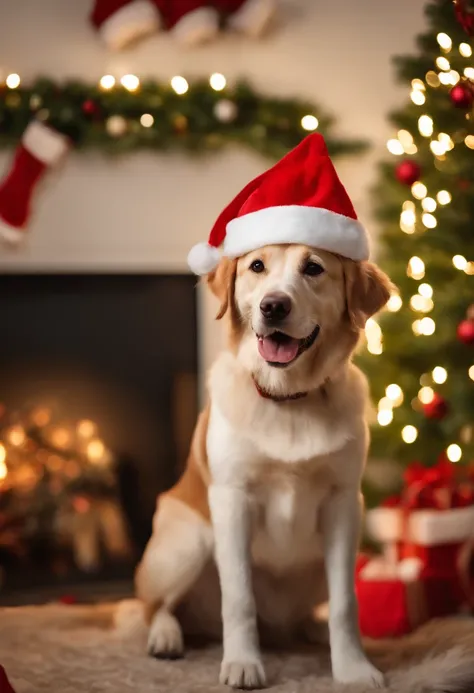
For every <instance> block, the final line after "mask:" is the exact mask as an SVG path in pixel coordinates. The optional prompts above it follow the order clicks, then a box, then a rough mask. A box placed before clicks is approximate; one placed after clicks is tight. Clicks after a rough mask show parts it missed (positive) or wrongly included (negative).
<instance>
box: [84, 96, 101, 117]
mask: <svg viewBox="0 0 474 693" xmlns="http://www.w3.org/2000/svg"><path fill="white" fill-rule="evenodd" d="M82 111H83V113H85V114H86V115H89V116H94V115H97V113H98V112H99V107H98V105H97V104H96V102H95V101H93V100H92V99H87V100H86V101H84V103H83V104H82Z"/></svg>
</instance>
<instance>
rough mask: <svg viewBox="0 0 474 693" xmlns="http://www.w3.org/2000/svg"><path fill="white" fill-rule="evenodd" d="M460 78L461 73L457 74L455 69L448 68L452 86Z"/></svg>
mask: <svg viewBox="0 0 474 693" xmlns="http://www.w3.org/2000/svg"><path fill="white" fill-rule="evenodd" d="M460 79H461V75H460V74H459V72H458V71H457V70H450V71H449V81H450V82H451V84H452V85H453V87H454V85H455V84H457V83H458V82H459V80H460Z"/></svg>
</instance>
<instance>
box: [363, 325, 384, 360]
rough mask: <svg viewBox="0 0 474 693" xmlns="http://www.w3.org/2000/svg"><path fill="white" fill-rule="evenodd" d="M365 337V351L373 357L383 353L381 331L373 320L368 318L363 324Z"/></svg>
mask: <svg viewBox="0 0 474 693" xmlns="http://www.w3.org/2000/svg"><path fill="white" fill-rule="evenodd" d="M365 337H366V340H367V351H368V352H369V353H370V354H374V355H379V354H381V353H382V351H383V347H382V330H381V329H380V325H379V324H378V322H377V321H376V320H374V318H369V319H368V320H367V322H366V323H365Z"/></svg>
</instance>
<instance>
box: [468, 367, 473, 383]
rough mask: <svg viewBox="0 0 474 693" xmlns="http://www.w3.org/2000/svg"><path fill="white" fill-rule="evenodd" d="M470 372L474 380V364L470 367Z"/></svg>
mask: <svg viewBox="0 0 474 693" xmlns="http://www.w3.org/2000/svg"><path fill="white" fill-rule="evenodd" d="M468 373H469V377H470V378H471V380H474V366H471V367H470V368H469V371H468Z"/></svg>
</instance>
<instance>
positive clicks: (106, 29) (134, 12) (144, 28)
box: [99, 0, 161, 50]
mask: <svg viewBox="0 0 474 693" xmlns="http://www.w3.org/2000/svg"><path fill="white" fill-rule="evenodd" d="M160 25H161V18H160V15H159V13H158V12H157V10H156V9H155V7H154V6H153V5H152V3H151V2H149V1H148V0H135V1H134V2H131V3H129V4H128V5H125V6H124V7H122V8H121V9H120V10H117V11H116V12H114V13H113V14H112V15H111V16H110V17H109V18H108V19H106V20H105V22H103V23H102V25H101V26H100V28H99V33H100V35H101V36H102V39H103V40H104V42H105V44H106V45H107V46H108V48H110V49H111V50H120V49H121V48H124V47H125V46H126V45H128V44H129V43H131V42H132V41H135V40H136V39H138V38H141V37H142V36H146V35H148V34H152V33H153V32H154V31H158V29H159V28H160Z"/></svg>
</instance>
